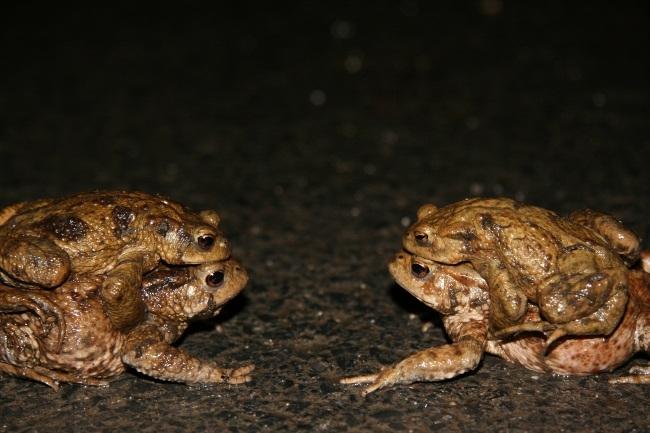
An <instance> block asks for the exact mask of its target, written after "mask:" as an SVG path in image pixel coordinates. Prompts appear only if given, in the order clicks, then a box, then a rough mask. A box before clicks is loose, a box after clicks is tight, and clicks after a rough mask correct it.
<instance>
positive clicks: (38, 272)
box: [0, 236, 71, 289]
mask: <svg viewBox="0 0 650 433" xmlns="http://www.w3.org/2000/svg"><path fill="white" fill-rule="evenodd" d="M0 269H2V270H3V271H4V272H5V273H6V274H7V275H8V276H9V277H11V278H14V279H16V280H18V281H19V282H24V283H27V284H35V285H38V286H41V287H45V288H48V289H50V288H53V287H56V286H59V285H61V284H62V283H63V282H64V281H65V280H66V279H67V278H68V275H70V270H71V265H70V257H69V256H68V253H66V252H65V251H63V250H62V249H61V248H59V247H58V246H56V244H55V243H54V242H52V241H50V240H48V239H42V238H37V237H33V236H22V237H19V238H13V237H8V236H1V237H0Z"/></svg>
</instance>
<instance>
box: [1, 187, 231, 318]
mask: <svg viewBox="0 0 650 433" xmlns="http://www.w3.org/2000/svg"><path fill="white" fill-rule="evenodd" d="M218 225H219V216H218V215H217V213H216V212H214V211H203V212H199V213H192V212H190V211H188V210H187V209H186V208H185V207H183V206H182V205H180V204H178V203H175V202H172V201H170V200H167V199H165V198H163V197H160V196H154V195H149V194H145V193H141V192H124V191H119V192H118V191H105V192H90V193H82V194H77V195H73V196H70V197H66V198H61V199H58V200H47V199H46V200H37V201H34V202H29V203H20V204H16V205H13V206H9V207H7V208H5V209H4V210H2V211H0V278H2V279H3V280H4V281H5V282H6V283H7V284H9V285H12V286H17V287H27V288H34V287H39V288H45V289H52V288H55V287H57V286H59V285H61V284H62V283H63V282H64V281H66V279H67V278H68V276H69V275H70V273H71V272H74V273H78V274H87V273H90V274H94V275H103V274H105V275H107V278H106V279H104V280H103V282H102V287H101V289H100V296H101V299H102V302H103V304H104V308H105V309H106V313H107V314H108V317H109V318H110V320H111V322H112V323H113V324H114V326H115V327H116V328H117V329H119V330H122V331H128V330H129V329H131V328H133V327H134V326H135V325H136V324H137V323H139V322H140V320H141V319H142V318H143V315H144V306H143V303H142V300H141V298H140V291H139V289H140V286H141V281H142V275H143V274H144V273H146V272H148V271H151V270H152V269H154V268H155V267H156V265H158V263H159V261H160V260H162V261H164V262H165V263H168V264H171V265H183V264H200V263H206V262H211V261H217V260H223V259H225V258H227V257H229V256H230V246H229V244H228V242H227V240H226V239H225V238H224V237H223V234H222V233H221V231H220V230H219V229H218ZM57 320H61V317H58V318H57Z"/></svg>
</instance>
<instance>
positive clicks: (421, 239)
mask: <svg viewBox="0 0 650 433" xmlns="http://www.w3.org/2000/svg"><path fill="white" fill-rule="evenodd" d="M414 236H415V242H417V243H418V245H425V246H426V245H428V244H429V236H428V235H427V234H426V233H424V232H415V234H414Z"/></svg>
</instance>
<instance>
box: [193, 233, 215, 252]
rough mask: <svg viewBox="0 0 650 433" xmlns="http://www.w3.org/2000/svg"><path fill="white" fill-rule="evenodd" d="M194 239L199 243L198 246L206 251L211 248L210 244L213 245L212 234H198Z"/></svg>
mask: <svg viewBox="0 0 650 433" xmlns="http://www.w3.org/2000/svg"><path fill="white" fill-rule="evenodd" d="M196 241H197V243H198V244H199V248H201V249H202V250H204V251H207V250H209V249H210V248H212V245H214V236H212V235H203V236H199V238H198V239H197V240H196Z"/></svg>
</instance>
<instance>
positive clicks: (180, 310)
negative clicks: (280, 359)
mask: <svg viewBox="0 0 650 433" xmlns="http://www.w3.org/2000/svg"><path fill="white" fill-rule="evenodd" d="M102 280H103V278H102V277H101V276H96V275H91V274H73V275H72V277H71V278H70V279H69V280H68V281H67V282H66V283H64V284H63V285H62V286H60V287H58V288H57V289H55V290H53V291H38V290H36V291H34V290H32V291H30V290H20V289H16V288H13V287H9V286H4V285H0V311H3V313H2V314H0V371H3V372H5V373H8V374H11V375H15V376H21V377H26V378H29V379H33V380H37V381H40V382H43V383H45V384H47V385H49V386H51V387H52V388H54V389H57V388H58V385H59V382H74V383H81V384H86V385H106V384H107V383H108V382H107V380H108V379H111V378H113V377H115V376H117V375H119V374H121V373H122V372H124V371H125V369H126V367H131V368H133V369H135V370H137V371H139V372H141V373H143V374H145V375H148V376H151V377H154V378H157V379H161V380H167V381H173V382H182V383H220V382H224V383H231V384H239V383H244V382H248V381H250V380H251V376H250V373H251V371H252V370H253V365H246V366H243V367H240V368H235V369H228V368H221V367H219V366H218V365H216V364H215V363H214V362H210V361H203V360H200V359H197V358H195V357H194V356H192V355H190V354H188V353H187V352H185V351H184V350H182V349H180V348H177V347H174V346H172V345H171V344H172V343H173V342H174V341H176V340H177V339H178V338H179V337H180V336H181V334H182V333H183V332H184V331H185V329H186V328H187V326H188V322H189V321H191V320H196V319H204V318H209V317H214V316H216V315H217V314H218V313H219V311H220V309H221V307H222V306H223V305H224V304H225V303H226V302H228V301H229V300H230V299H232V298H233V297H234V296H236V295H237V294H238V293H239V292H240V291H241V290H242V289H243V288H244V286H245V285H246V282H247V280H248V277H247V274H246V271H245V270H244V268H242V267H241V266H240V265H239V264H238V263H237V262H236V261H234V260H232V259H230V260H227V261H222V262H213V263H205V264H202V265H196V266H185V267H175V268H166V267H164V266H161V267H159V268H158V269H156V270H154V271H152V272H150V273H148V274H146V275H145V276H144V279H143V286H142V291H141V296H142V297H143V299H144V303H145V305H146V308H147V317H146V320H144V321H143V322H142V323H140V324H139V325H138V326H137V327H136V328H134V329H133V330H131V331H130V332H128V333H122V332H120V331H118V330H117V329H116V328H115V327H114V326H113V324H112V323H111V321H110V320H109V319H108V317H107V316H106V314H105V312H104V310H103V308H102V303H101V299H100V290H101V287H102V282H103V281H102ZM14 297H17V298H14ZM25 297H27V299H25ZM30 302H31V303H30ZM26 305H27V306H31V308H26V307H25V306H26ZM52 305H54V306H56V308H58V309H60V312H61V314H62V315H63V317H65V328H64V329H63V332H62V340H61V348H60V350H57V351H53V350H51V349H50V348H49V347H51V345H52V341H53V340H55V339H57V338H58V336H57V333H58V332H59V330H58V329H56V328H57V327H56V326H52V323H51V322H52V321H51V320H47V319H48V318H49V317H50V316H49V315H47V314H40V315H39V314H37V313H38V311H39V310H40V309H42V308H43V309H48V308H51V306H52ZM12 310H14V311H13V312H12ZM28 310H29V311H28ZM44 318H45V320H44Z"/></svg>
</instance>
